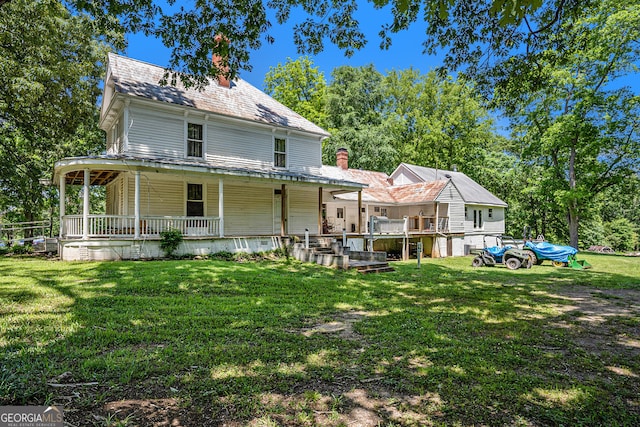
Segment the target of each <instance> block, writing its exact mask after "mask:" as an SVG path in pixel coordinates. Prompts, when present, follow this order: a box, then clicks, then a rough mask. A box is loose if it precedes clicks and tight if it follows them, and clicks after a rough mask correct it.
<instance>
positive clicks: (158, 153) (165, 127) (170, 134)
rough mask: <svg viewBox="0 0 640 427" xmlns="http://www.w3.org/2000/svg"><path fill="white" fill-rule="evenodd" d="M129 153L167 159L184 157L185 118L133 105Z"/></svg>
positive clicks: (130, 111)
mask: <svg viewBox="0 0 640 427" xmlns="http://www.w3.org/2000/svg"><path fill="white" fill-rule="evenodd" d="M128 154H130V155H133V156H143V157H159V158H167V159H182V158H184V119H183V118H182V117H180V116H178V115H170V114H165V113H161V112H157V113H154V112H153V111H145V110H142V109H140V108H133V107H131V108H130V110H129V151H128Z"/></svg>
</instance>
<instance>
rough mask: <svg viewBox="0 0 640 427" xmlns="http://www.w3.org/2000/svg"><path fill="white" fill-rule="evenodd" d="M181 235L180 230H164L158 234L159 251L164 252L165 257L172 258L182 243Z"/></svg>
mask: <svg viewBox="0 0 640 427" xmlns="http://www.w3.org/2000/svg"><path fill="white" fill-rule="evenodd" d="M182 240H183V238H182V233H181V232H180V230H175V229H171V230H166V231H163V232H161V233H160V249H162V250H163V251H164V254H165V256H167V257H168V258H173V253H174V252H175V251H176V249H178V246H180V243H182Z"/></svg>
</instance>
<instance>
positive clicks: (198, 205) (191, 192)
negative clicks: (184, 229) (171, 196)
mask: <svg viewBox="0 0 640 427" xmlns="http://www.w3.org/2000/svg"><path fill="white" fill-rule="evenodd" d="M187 216H204V199H203V197H202V184H187Z"/></svg>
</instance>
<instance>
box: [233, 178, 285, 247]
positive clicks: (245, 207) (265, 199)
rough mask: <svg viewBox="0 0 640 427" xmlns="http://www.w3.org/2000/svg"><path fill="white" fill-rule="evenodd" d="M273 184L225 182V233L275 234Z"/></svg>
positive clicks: (239, 234) (244, 234)
mask: <svg viewBox="0 0 640 427" xmlns="http://www.w3.org/2000/svg"><path fill="white" fill-rule="evenodd" d="M273 191H274V188H273V187H272V186H261V187H256V186H255V185H253V184H241V183H227V181H225V182H224V232H225V235H229V236H231V235H236V236H254V235H272V234H273Z"/></svg>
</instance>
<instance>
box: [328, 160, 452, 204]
mask: <svg viewBox="0 0 640 427" xmlns="http://www.w3.org/2000/svg"><path fill="white" fill-rule="evenodd" d="M322 174H323V175H324V176H327V177H331V178H334V179H343V180H348V181H355V182H360V183H363V184H367V185H368V187H367V188H364V189H363V190H362V201H363V202H365V203H380V204H416V203H425V202H433V201H435V200H436V198H437V197H438V195H439V194H440V192H441V191H442V189H443V188H444V187H445V186H446V185H447V183H448V180H438V181H431V182H420V183H416V184H405V185H393V184H392V181H391V179H390V178H389V176H388V175H387V174H385V173H383V172H375V171H368V170H361V169H342V168H339V167H337V166H323V167H322ZM336 197H337V198H340V199H343V200H357V198H358V195H357V194H356V193H346V194H337V195H336Z"/></svg>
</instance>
